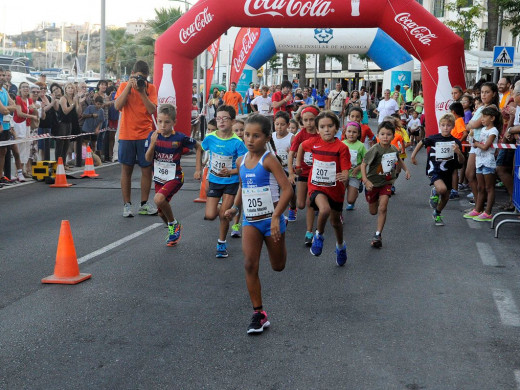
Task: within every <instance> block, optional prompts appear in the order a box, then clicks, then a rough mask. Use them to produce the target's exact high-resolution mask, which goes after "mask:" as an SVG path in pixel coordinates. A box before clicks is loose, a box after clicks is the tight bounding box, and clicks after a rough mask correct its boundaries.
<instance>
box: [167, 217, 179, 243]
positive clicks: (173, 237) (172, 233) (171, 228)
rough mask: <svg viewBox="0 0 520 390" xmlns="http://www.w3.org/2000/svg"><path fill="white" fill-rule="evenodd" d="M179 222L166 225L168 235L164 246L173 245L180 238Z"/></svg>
mask: <svg viewBox="0 0 520 390" xmlns="http://www.w3.org/2000/svg"><path fill="white" fill-rule="evenodd" d="M181 228H182V226H181V224H180V223H179V222H177V223H176V224H174V225H168V237H166V246H175V245H177V243H178V242H179V240H180V239H181Z"/></svg>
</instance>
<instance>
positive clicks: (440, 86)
mask: <svg viewBox="0 0 520 390" xmlns="http://www.w3.org/2000/svg"><path fill="white" fill-rule="evenodd" d="M437 71H438V73H439V79H438V80H437V91H436V92H435V117H436V118H437V125H438V124H439V119H441V117H442V116H443V115H444V114H449V112H450V104H451V103H452V100H451V83H450V77H449V75H448V67H447V66H439V67H438V68H437Z"/></svg>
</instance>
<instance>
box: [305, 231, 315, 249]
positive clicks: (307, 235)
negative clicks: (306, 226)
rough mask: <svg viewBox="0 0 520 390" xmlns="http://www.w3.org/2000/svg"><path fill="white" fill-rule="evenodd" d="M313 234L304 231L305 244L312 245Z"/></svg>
mask: <svg viewBox="0 0 520 390" xmlns="http://www.w3.org/2000/svg"><path fill="white" fill-rule="evenodd" d="M313 237H314V236H313V235H312V233H311V232H305V246H311V245H312V238H313Z"/></svg>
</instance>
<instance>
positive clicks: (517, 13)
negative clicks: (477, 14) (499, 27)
mask: <svg viewBox="0 0 520 390" xmlns="http://www.w3.org/2000/svg"><path fill="white" fill-rule="evenodd" d="M499 6H500V8H501V10H503V11H504V20H503V23H504V26H512V28H511V32H512V33H513V35H514V36H517V37H518V36H520V1H518V0H499Z"/></svg>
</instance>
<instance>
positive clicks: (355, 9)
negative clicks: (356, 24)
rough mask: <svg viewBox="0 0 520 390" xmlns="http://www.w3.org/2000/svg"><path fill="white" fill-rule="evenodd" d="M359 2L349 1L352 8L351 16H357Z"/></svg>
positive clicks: (355, 0)
mask: <svg viewBox="0 0 520 390" xmlns="http://www.w3.org/2000/svg"><path fill="white" fill-rule="evenodd" d="M360 2H361V0H351V1H350V5H351V6H352V13H351V14H350V15H351V16H359V3H360Z"/></svg>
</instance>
